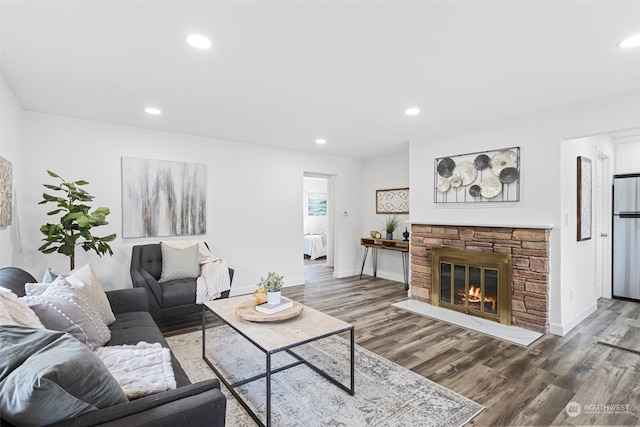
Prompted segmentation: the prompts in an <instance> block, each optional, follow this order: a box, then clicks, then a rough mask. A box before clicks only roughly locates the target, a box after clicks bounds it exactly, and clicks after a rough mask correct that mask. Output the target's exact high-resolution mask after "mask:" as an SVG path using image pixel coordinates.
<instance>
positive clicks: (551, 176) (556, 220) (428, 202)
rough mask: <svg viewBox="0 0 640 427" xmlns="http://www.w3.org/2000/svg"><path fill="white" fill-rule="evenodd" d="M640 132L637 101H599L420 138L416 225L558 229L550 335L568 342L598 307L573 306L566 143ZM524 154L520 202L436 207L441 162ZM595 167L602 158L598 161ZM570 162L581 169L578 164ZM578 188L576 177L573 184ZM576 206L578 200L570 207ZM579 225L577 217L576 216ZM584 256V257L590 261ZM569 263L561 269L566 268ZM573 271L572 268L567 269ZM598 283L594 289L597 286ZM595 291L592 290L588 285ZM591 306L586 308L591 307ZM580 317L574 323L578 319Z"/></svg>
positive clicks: (414, 179) (414, 158)
mask: <svg viewBox="0 0 640 427" xmlns="http://www.w3.org/2000/svg"><path fill="white" fill-rule="evenodd" d="M638 125H640V95H639V94H638V93H632V94H626V95H623V96H618V97H612V98H606V99H601V100H595V101H591V102H588V103H584V104H579V105H573V106H569V107H566V108H563V109H558V110H556V111H547V112H542V113H538V114H531V115H529V116H525V117H518V118H513V119H511V120H508V121H507V120H505V121H503V122H501V123H495V124H493V125H486V126H482V127H477V128H472V129H466V130H461V131H458V132H452V133H449V134H445V135H440V136H437V137H432V136H429V137H424V136H420V135H419V133H417V134H416V135H414V137H412V139H411V144H410V171H411V173H410V187H411V214H410V216H411V221H416V222H427V223H437V222H439V221H441V222H447V223H451V222H455V221H460V222H461V223H477V224H480V225H482V224H496V225H498V224H553V225H554V228H553V230H552V231H551V247H550V302H549V305H550V316H549V321H550V326H551V327H550V330H551V332H553V333H558V334H561V335H562V334H565V333H566V332H567V331H568V330H569V329H570V328H571V325H572V322H570V320H569V319H574V320H577V317H575V313H583V314H584V313H586V312H588V308H587V307H588V306H590V304H591V301H589V302H585V301H579V300H577V299H574V300H573V301H571V302H570V301H567V300H566V299H563V293H564V290H565V289H566V287H565V286H567V285H565V284H564V283H563V281H562V278H563V277H565V275H570V274H572V272H574V273H577V271H575V266H578V265H580V261H579V260H580V259H581V258H580V256H579V255H578V254H576V253H573V252H572V251H571V250H563V248H562V247H561V237H562V235H563V233H564V232H565V231H566V232H567V233H569V235H570V236H573V237H574V238H575V227H573V228H571V227H570V226H568V228H567V229H566V230H565V228H564V226H563V225H562V224H563V222H562V213H563V212H565V211H567V212H571V209H570V206H569V207H567V208H565V203H569V202H570V201H569V199H566V200H565V197H564V195H563V194H562V190H561V188H562V187H563V186H564V185H567V183H566V182H565V181H563V175H562V173H563V172H562V171H563V167H564V166H563V165H564V163H565V161H566V160H565V159H564V157H563V156H562V152H561V147H562V144H561V142H562V141H563V140H565V139H571V138H576V137H578V136H586V135H595V134H600V133H606V132H610V131H614V130H618V129H629V128H632V127H636V126H638ZM512 146H519V147H520V148H521V158H522V159H521V202H520V203H518V204H515V205H513V204H504V205H500V206H496V205H493V204H492V205H486V206H484V207H479V206H476V205H474V206H463V207H460V206H455V207H452V206H443V205H441V204H439V205H435V204H434V203H433V185H434V184H433V174H434V170H433V161H434V159H435V158H438V157H443V156H449V155H457V154H465V153H471V152H477V151H487V150H493V149H499V148H504V147H512ZM594 159H595V157H594ZM571 161H573V162H575V158H573V159H572V160H571ZM572 179H573V180H574V181H575V177H573V178H572ZM573 199H575V195H574V196H573V197H572V198H571V200H573ZM573 216H574V217H575V210H574V211H573ZM583 256H584V255H583ZM593 256H594V254H593V252H592V254H591V255H590V258H589V260H590V261H591V262H592V260H593ZM561 263H562V264H561ZM565 265H566V268H565ZM594 280H595V279H594V278H593V277H591V278H590V281H594ZM589 287H591V285H589ZM585 305H586V306H587V307H585ZM572 316H573V317H572Z"/></svg>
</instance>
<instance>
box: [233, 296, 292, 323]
mask: <svg viewBox="0 0 640 427" xmlns="http://www.w3.org/2000/svg"><path fill="white" fill-rule="evenodd" d="M303 309H304V306H303V305H302V304H300V303H299V302H296V301H293V307H291V308H287V309H286V310H282V311H279V312H277V313H273V314H267V313H261V312H259V311H256V303H255V302H254V301H245V302H243V303H240V304H238V305H237V306H236V315H237V316H238V317H240V318H242V319H244V320H248V321H250V322H279V321H281V320H287V319H291V318H293V317H296V316H298V315H300V313H302V310H303Z"/></svg>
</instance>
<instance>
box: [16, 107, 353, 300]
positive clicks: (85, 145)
mask: <svg viewBox="0 0 640 427" xmlns="http://www.w3.org/2000/svg"><path fill="white" fill-rule="evenodd" d="M22 117H23V121H22V132H23V136H22V147H21V148H22V155H24V156H25V158H28V159H29V162H28V168H26V167H25V168H20V169H19V170H18V171H17V173H18V174H19V175H20V176H21V177H22V182H23V184H22V185H21V186H20V187H19V188H17V191H18V195H19V202H20V205H21V206H20V211H21V212H22V221H21V226H20V233H21V236H22V242H23V244H24V255H23V258H22V259H21V260H19V262H15V263H13V264H14V265H17V266H20V267H24V268H25V269H27V270H28V271H30V272H31V273H32V274H33V275H35V276H36V277H39V276H41V275H42V273H43V272H44V269H45V268H46V266H48V265H51V266H55V267H57V268H60V269H68V260H67V259H66V257H64V256H62V255H58V254H51V255H45V254H42V253H40V252H38V251H37V248H38V246H39V245H40V243H41V242H40V240H41V237H40V235H39V231H38V229H39V227H40V225H42V224H43V223H44V222H46V220H47V218H46V215H45V212H47V210H46V209H47V206H45V205H38V204H37V203H38V202H39V201H40V199H41V195H42V192H43V190H44V188H43V187H42V184H43V183H45V182H46V183H51V182H52V180H51V179H50V178H49V177H48V175H47V174H46V170H47V169H50V170H52V171H54V172H56V173H58V174H59V175H61V176H62V177H64V178H65V179H68V180H77V179H85V180H87V181H89V182H90V184H89V185H88V186H87V187H86V189H87V191H89V192H90V193H91V194H93V195H94V196H96V198H95V200H94V205H93V206H107V207H109V208H110V209H111V212H112V213H111V215H110V216H109V217H108V218H107V219H108V221H109V223H110V224H109V225H108V226H105V227H102V228H101V229H97V230H96V234H98V231H99V233H100V234H102V233H104V234H109V233H117V234H118V238H117V240H116V241H115V242H114V243H113V244H112V248H113V250H114V256H113V257H112V258H110V257H108V256H107V257H102V258H99V257H98V256H97V255H95V254H94V253H93V252H91V253H85V252H84V251H82V250H81V249H80V250H79V251H78V252H77V254H76V256H77V260H76V265H82V264H84V263H86V262H90V263H91V265H92V266H93V267H94V269H95V270H96V272H97V273H98V275H99V277H100V279H101V280H102V281H103V284H104V286H105V288H106V289H117V288H124V287H129V286H131V279H130V275H129V265H130V257H131V247H132V246H133V245H135V244H141V243H149V242H158V241H161V240H162V238H144V239H143V238H139V239H122V238H121V233H122V215H121V209H122V203H121V174H120V162H121V157H122V156H130V157H139V158H149V159H159V160H172V161H184V162H193V163H204V164H206V166H207V179H208V182H207V198H208V202H207V204H208V206H207V234H206V235H205V236H202V238H203V239H205V240H206V241H207V242H208V243H209V245H210V247H211V249H212V250H213V252H214V253H216V254H218V255H220V256H221V257H223V258H226V259H227V260H228V262H229V264H230V265H231V266H232V267H234V268H235V269H236V276H235V279H234V285H233V286H234V288H233V292H234V293H238V292H239V291H242V292H249V291H253V290H255V284H256V283H258V281H259V279H260V277H261V276H263V275H264V274H265V273H266V272H268V271H272V270H277V271H278V272H279V273H281V274H283V275H284V276H285V282H286V286H290V285H294V284H300V283H304V277H303V265H302V262H301V258H302V257H301V252H302V239H301V234H300V232H301V230H302V228H303V226H302V218H303V211H302V205H301V203H300V197H301V195H302V194H303V190H302V183H303V180H302V178H303V173H304V171H305V170H313V171H317V172H321V173H326V174H331V175H335V194H334V202H335V203H334V209H336V210H337V211H343V210H349V211H350V212H351V213H352V215H351V216H350V217H342V216H341V215H335V218H336V221H335V231H336V233H335V236H336V237H335V242H334V243H335V256H336V259H335V273H334V274H335V275H336V276H338V277H344V276H349V275H352V274H354V273H355V265H356V264H357V262H356V258H357V253H356V252H357V249H358V245H357V244H354V242H356V241H357V240H358V239H359V237H360V232H359V231H360V223H359V221H358V219H359V218H360V215H361V212H362V197H361V194H362V186H361V174H362V162H361V161H359V160H354V159H348V158H344V157H336V156H324V155H312V154H308V153H304V152H299V151H290V150H281V149H275V148H270V147H265V146H257V145H250V144H243V143H235V142H229V141H223V140H217V139H211V138H203V137H196V136H189V135H182V134H177V133H169V132H160V131H153V130H148V129H140V128H134V127H127V126H120V125H114V124H106V123H99V122H93V121H87V120H81V119H72V118H66V117H60V116H53V115H47V114H40V113H32V112H24V113H23V115H22Z"/></svg>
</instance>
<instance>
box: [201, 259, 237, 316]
mask: <svg viewBox="0 0 640 427" xmlns="http://www.w3.org/2000/svg"><path fill="white" fill-rule="evenodd" d="M229 289H231V279H230V278H229V268H228V267H227V260H225V259H222V258H216V257H214V256H213V255H211V254H209V256H207V257H205V258H204V259H201V260H200V276H199V277H198V278H197V279H196V303H198V304H202V303H203V302H205V301H211V300H212V299H215V298H219V297H220V294H221V293H222V292H224V291H228V290H229Z"/></svg>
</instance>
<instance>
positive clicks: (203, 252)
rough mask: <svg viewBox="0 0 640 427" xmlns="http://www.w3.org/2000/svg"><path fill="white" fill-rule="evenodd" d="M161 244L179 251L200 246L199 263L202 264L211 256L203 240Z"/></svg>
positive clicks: (175, 241) (169, 241) (170, 241)
mask: <svg viewBox="0 0 640 427" xmlns="http://www.w3.org/2000/svg"><path fill="white" fill-rule="evenodd" d="M161 244H165V245H167V246H171V247H172V248H179V249H185V248H188V247H191V246H193V245H198V261H199V262H200V263H203V262H204V261H206V260H207V259H208V258H209V257H210V256H211V251H210V250H209V248H208V247H207V245H206V244H205V243H204V241H203V240H168V241H166V242H161Z"/></svg>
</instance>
